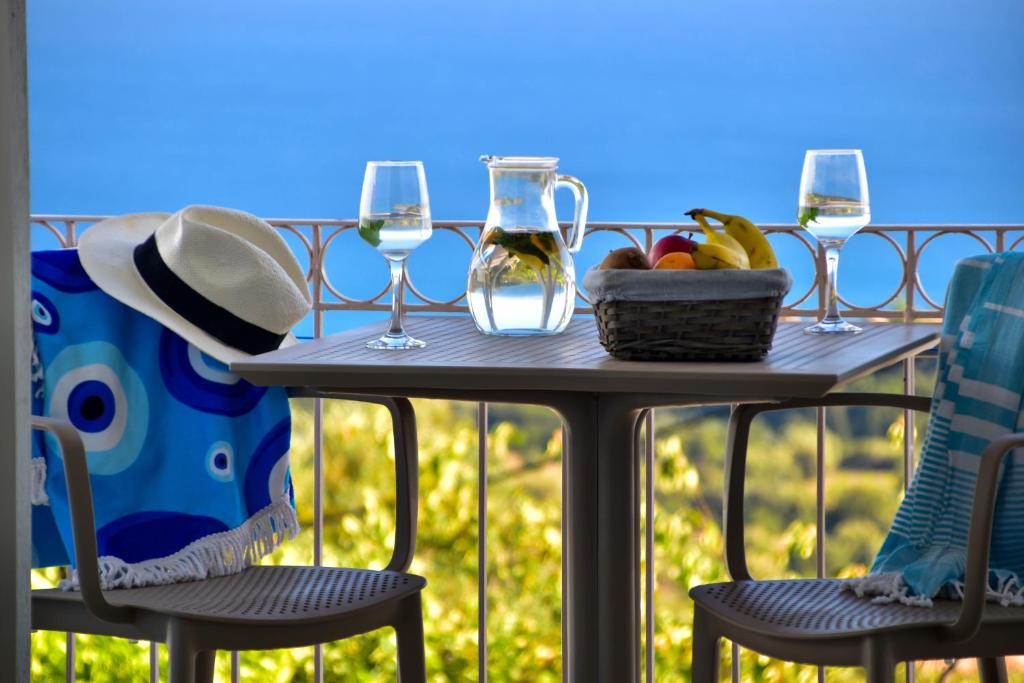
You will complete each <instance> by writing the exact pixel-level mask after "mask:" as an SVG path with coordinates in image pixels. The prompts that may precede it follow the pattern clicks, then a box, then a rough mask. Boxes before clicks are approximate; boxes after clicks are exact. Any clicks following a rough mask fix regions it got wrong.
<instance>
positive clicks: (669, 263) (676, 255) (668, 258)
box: [654, 251, 697, 270]
mask: <svg viewBox="0 0 1024 683" xmlns="http://www.w3.org/2000/svg"><path fill="white" fill-rule="evenodd" d="M654 268H655V269H656V270H695V269H696V268H697V264H696V263H694V261H693V257H692V256H690V255H689V254H687V253H686V252H684V251H673V252H672V253H671V254H665V255H664V256H662V257H661V258H660V259H658V262H657V263H655V264H654Z"/></svg>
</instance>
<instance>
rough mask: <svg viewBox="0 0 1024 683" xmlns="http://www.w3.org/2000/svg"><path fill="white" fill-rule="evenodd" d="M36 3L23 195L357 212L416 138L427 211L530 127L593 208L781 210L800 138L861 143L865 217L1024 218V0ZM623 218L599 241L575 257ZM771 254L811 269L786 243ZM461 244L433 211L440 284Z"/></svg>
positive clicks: (449, 213) (930, 279)
mask: <svg viewBox="0 0 1024 683" xmlns="http://www.w3.org/2000/svg"><path fill="white" fill-rule="evenodd" d="M28 12H29V87H30V126H31V140H30V142H31V164H32V200H31V201H32V210H33V212H36V213H100V214H116V213H125V212H134V211H153V210H162V211H173V210H175V209H177V208H180V207H181V206H184V205H187V204H191V203H210V204H218V205H224V206H231V207H237V208H241V209H244V210H247V211H250V212H253V213H256V214H259V215H263V216H275V217H278V216H290V217H339V218H345V217H354V216H355V214H356V212H357V208H358V200H359V189H360V184H361V181H362V174H363V168H364V164H365V162H366V161H367V160H370V159H388V158H404V159H408V158H417V159H422V160H423V161H424V163H425V165H426V169H427V177H428V183H429V186H430V193H431V203H432V207H433V214H434V217H435V218H453V219H481V218H483V217H484V215H485V213H486V209H487V201H488V196H487V174H486V170H485V168H484V167H483V166H481V165H480V164H479V162H478V161H477V158H478V157H479V155H481V154H510V155H514V154H535V155H553V156H558V157H560V158H561V160H562V161H561V168H562V170H563V172H566V173H571V174H573V175H576V176H578V177H579V178H581V179H582V180H583V181H584V182H585V183H586V185H587V187H588V188H589V191H590V200H591V210H590V217H591V219H592V220H622V221H679V220H682V219H683V216H682V212H683V211H686V210H687V209H690V208H692V207H694V206H706V207H710V208H715V209H720V210H723V211H727V212H730V213H741V214H744V215H746V216H748V217H750V218H751V219H753V220H755V221H759V222H792V221H793V220H794V218H795V213H796V194H797V187H798V183H799V176H800V168H801V163H802V159H803V153H804V150H805V149H807V148H816V147H857V148H861V149H863V150H864V155H865V159H866V161H867V168H868V178H869V183H870V188H871V199H872V219H873V222H875V223H915V224H944V223H1024V42H1022V41H1021V30H1022V27H1024V3H1021V2H1019V0H946V1H943V0H900V1H899V2H892V1H891V0H861V1H859V2H843V3H836V2H822V1H821V0H776V1H775V2H755V1H753V0H748V1H746V2H743V1H740V0H687V1H679V0H675V1H669V0H634V1H633V2H609V1H607V0H587V1H583V0H563V1H561V2H550V1H548V2H540V1H538V0H517V1H516V2H479V1H478V2H470V1H468V0H463V1H456V0H437V1H435V2H422V1H413V0H378V1H376V2H354V1H349V2H346V1H339V0H333V1H327V0H292V1H290V2H280V1H278V2H269V1H268V0H249V1H247V2H238V1H222V2H209V1H208V0H206V1H203V2H197V1H194V0H184V1H181V2H176V3H155V2H139V1H138V0H131V1H129V0H104V1H103V2H78V1H73V0H28ZM562 199H563V200H564V201H561V200H560V203H559V210H560V213H561V217H562V218H569V217H571V206H570V205H569V202H568V198H562ZM619 244H620V243H616V244H611V243H610V242H609V241H607V240H597V241H595V244H593V245H591V247H590V248H589V249H587V248H585V254H584V256H583V257H582V258H581V260H580V263H579V266H578V267H580V268H582V267H586V266H587V265H589V264H591V263H593V262H594V261H595V260H597V259H599V258H600V257H601V256H603V254H604V253H605V252H606V251H607V249H608V248H609V247H611V246H619ZM37 246H45V240H39V241H37ZM335 249H336V250H337V252H338V253H337V254H336V255H335V256H334V257H333V258H332V260H331V261H330V262H329V263H328V268H329V274H330V275H331V277H332V279H333V280H334V281H335V282H336V284H338V285H339V287H340V288H343V289H344V290H345V291H346V292H347V293H351V294H353V295H356V296H368V295H370V294H373V293H375V292H376V291H379V290H380V289H382V288H383V286H384V285H385V283H386V279H387V274H386V268H385V266H384V264H383V261H382V260H381V259H380V258H379V256H377V255H376V254H375V253H374V252H373V251H372V250H370V249H369V248H368V247H366V246H365V245H362V244H360V243H358V241H357V240H356V239H355V238H354V237H353V238H352V239H351V240H350V239H348V238H347V237H346V238H344V239H342V240H341V242H340V244H338V245H337V247H335ZM977 250H978V246H977V245H976V244H974V243H972V242H971V241H970V240H969V239H968V238H948V239H944V240H943V241H941V242H940V243H938V244H936V246H935V248H934V249H931V250H929V252H927V254H926V257H925V258H924V259H923V262H922V264H921V269H922V273H923V276H924V281H925V284H926V286H928V288H929V290H930V291H932V293H933V295H938V296H941V291H942V287H943V284H944V282H945V279H946V277H947V276H948V273H949V268H950V266H951V264H952V263H953V262H954V261H955V260H956V258H958V257H959V256H962V255H965V254H968V253H972V252H974V251H977ZM782 257H783V261H784V262H785V260H786V258H790V259H792V260H793V261H794V263H793V265H794V269H795V270H798V271H799V270H800V267H798V266H797V265H796V264H795V261H796V260H797V259H798V251H797V250H796V248H795V247H794V245H789V246H788V247H784V248H783V253H782ZM468 260H469V252H468V250H466V249H465V248H464V247H463V246H460V244H459V241H458V240H457V239H456V238H453V237H452V236H450V235H437V236H436V237H435V238H434V239H432V240H431V242H429V243H428V244H427V245H425V246H424V247H422V248H421V249H420V250H419V251H418V252H417V253H416V254H414V255H413V257H412V262H411V269H412V271H413V274H414V278H415V279H416V282H417V283H418V285H419V286H420V287H421V288H422V289H425V290H427V291H429V292H430V293H432V294H434V295H436V296H439V297H443V296H451V295H453V294H454V293H456V292H458V291H460V290H461V289H462V288H463V287H464V283H465V271H466V266H467V265H468ZM899 273H900V267H899V262H898V258H897V256H896V255H895V253H894V252H893V251H891V250H889V249H888V248H886V247H885V245H884V244H883V243H882V242H881V240H879V239H878V238H874V237H870V236H858V237H855V238H854V239H853V240H852V241H851V242H850V244H849V245H848V247H847V250H846V252H845V253H844V260H843V268H842V272H841V277H840V283H841V291H843V292H844V294H845V295H846V296H847V297H848V298H850V299H852V300H854V301H855V302H857V303H860V304H871V303H874V302H877V301H880V300H883V299H884V298H886V297H887V296H888V294H889V292H891V291H892V290H893V289H894V287H895V286H896V284H897V283H898V280H899ZM802 277H809V276H808V275H807V274H806V273H803V272H802V271H801V272H798V273H797V280H798V285H799V284H800V280H801V278H802ZM365 319H366V316H359V315H355V316H349V317H347V318H345V319H344V320H339V321H333V322H332V323H331V324H332V326H334V327H337V326H347V325H349V324H353V323H355V322H362V321H364V320H365Z"/></svg>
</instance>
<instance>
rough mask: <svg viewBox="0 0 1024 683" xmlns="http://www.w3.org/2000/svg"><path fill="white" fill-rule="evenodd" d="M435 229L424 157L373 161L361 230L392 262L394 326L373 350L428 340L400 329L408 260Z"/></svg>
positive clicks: (365, 190)
mask: <svg viewBox="0 0 1024 683" xmlns="http://www.w3.org/2000/svg"><path fill="white" fill-rule="evenodd" d="M432 232H433V228H432V226H431V223H430V199H429V198H428V197H427V178H426V175H425V174H424V173H423V162H420V161H370V162H368V163H367V164H366V175H364V176H363V194H362V198H361V199H360V201H359V235H360V237H362V238H363V239H364V240H366V241H367V242H368V243H369V244H370V245H371V246H373V247H375V248H376V249H377V251H379V252H380V253H381V254H382V255H383V256H384V258H385V259H387V262H388V265H389V266H390V267H391V327H390V328H389V329H388V331H387V332H385V333H384V335H383V336H382V337H380V338H379V339H374V340H372V341H368V342H366V346H367V347H369V348H371V349H389V350H394V349H417V348H420V347H422V346H426V342H423V341H420V340H419V339H413V338H412V337H410V336H409V335H407V334H406V333H405V330H403V329H402V295H403V293H404V290H405V260H406V259H407V258H408V257H409V254H411V253H412V250H413V249H415V248H416V247H418V246H420V245H421V244H423V242H424V241H426V240H427V239H428V238H429V237H430V235H431V233H432Z"/></svg>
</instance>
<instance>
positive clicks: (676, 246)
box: [647, 235, 697, 263]
mask: <svg viewBox="0 0 1024 683" xmlns="http://www.w3.org/2000/svg"><path fill="white" fill-rule="evenodd" d="M696 246H697V243H696V242H695V241H693V240H691V239H690V238H689V237H683V236H682V235H668V236H666V237H662V238H661V239H660V240H658V241H657V242H655V243H654V246H653V247H651V253H650V254H649V255H648V257H647V259H648V260H649V261H650V262H651V263H657V262H658V261H660V260H661V257H662V256H664V255H665V254H671V253H673V252H676V251H681V252H683V253H685V254H689V253H691V252H692V251H693V250H694V248H696Z"/></svg>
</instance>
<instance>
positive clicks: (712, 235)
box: [693, 214, 750, 268]
mask: <svg viewBox="0 0 1024 683" xmlns="http://www.w3.org/2000/svg"><path fill="white" fill-rule="evenodd" d="M693 218H694V219H695V220H696V221H697V222H698V223H700V227H701V229H703V230H704V236H705V237H707V238H708V244H717V245H720V246H723V247H725V248H726V249H729V250H731V251H734V252H736V258H737V259H738V261H739V263H740V264H741V265H739V266H737V267H738V268H750V258H749V257H748V256H747V252H746V250H745V249H744V248H743V246H742V245H741V244H740V243H739V242H738V241H737V240H736V239H735V238H733V237H732V236H731V235H728V234H723V233H720V232H718V231H716V230H715V229H714V228H712V227H711V225H710V224H709V223H708V221H707V219H706V218H704V216H702V215H701V214H696V215H694V216H693ZM698 267H699V266H698Z"/></svg>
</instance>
